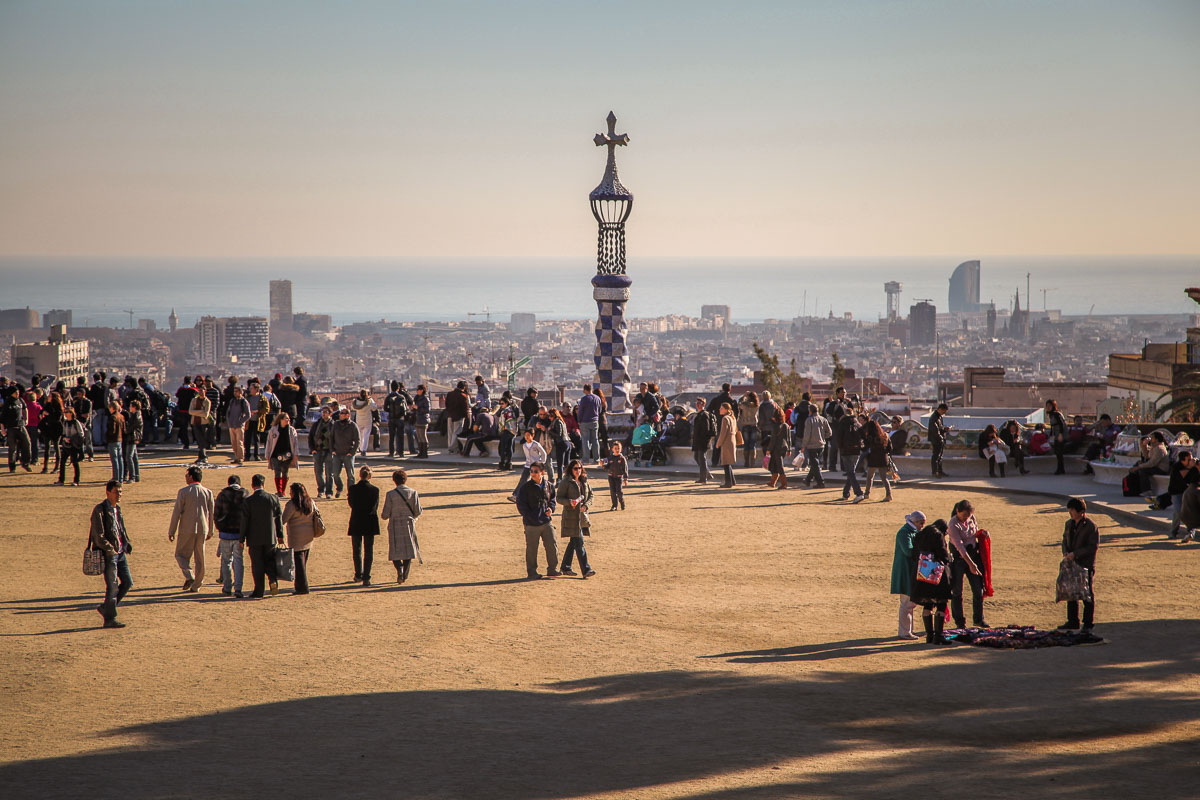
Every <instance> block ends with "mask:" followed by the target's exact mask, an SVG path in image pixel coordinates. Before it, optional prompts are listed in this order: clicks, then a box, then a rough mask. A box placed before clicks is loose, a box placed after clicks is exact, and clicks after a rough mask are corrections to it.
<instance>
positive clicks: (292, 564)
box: [275, 547, 296, 581]
mask: <svg viewBox="0 0 1200 800" xmlns="http://www.w3.org/2000/svg"><path fill="white" fill-rule="evenodd" d="M275 578H276V579H277V580H281V581H294V580H296V554H295V553H293V552H292V548H290V547H276V548H275Z"/></svg>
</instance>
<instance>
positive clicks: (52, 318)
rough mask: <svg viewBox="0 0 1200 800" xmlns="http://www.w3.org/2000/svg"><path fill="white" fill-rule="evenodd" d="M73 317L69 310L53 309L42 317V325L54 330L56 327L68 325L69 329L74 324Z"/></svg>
mask: <svg viewBox="0 0 1200 800" xmlns="http://www.w3.org/2000/svg"><path fill="white" fill-rule="evenodd" d="M71 316H72V315H71V309H69V308H52V309H50V310H49V311H47V312H46V313H45V314H43V315H42V324H43V325H45V326H46V327H47V328H53V327H54V326H55V325H66V326H67V327H68V328H69V327H71V325H72V324H73V323H72V322H71Z"/></svg>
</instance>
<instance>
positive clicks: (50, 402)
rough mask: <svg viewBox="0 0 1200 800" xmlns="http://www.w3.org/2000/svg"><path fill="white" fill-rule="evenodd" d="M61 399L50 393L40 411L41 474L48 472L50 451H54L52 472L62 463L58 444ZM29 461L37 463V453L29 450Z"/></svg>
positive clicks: (60, 429) (61, 414)
mask: <svg viewBox="0 0 1200 800" xmlns="http://www.w3.org/2000/svg"><path fill="white" fill-rule="evenodd" d="M64 408H65V406H64V404H63V397H62V395H61V394H59V393H58V392H51V393H50V396H49V397H47V398H46V405H45V407H44V408H43V409H42V419H41V423H40V426H41V431H40V433H41V440H42V473H43V474H44V473H47V472H49V471H50V451H51V450H53V451H54V470H55V471H56V472H57V471H58V465H59V462H61V461H62V448H61V447H60V446H59V442H60V441H61V440H62V433H63V430H62V426H63V410H64ZM30 456H31V460H32V461H34V462H35V463H36V462H37V453H36V452H34V451H33V449H32V448H30Z"/></svg>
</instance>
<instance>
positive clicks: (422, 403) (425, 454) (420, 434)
mask: <svg viewBox="0 0 1200 800" xmlns="http://www.w3.org/2000/svg"><path fill="white" fill-rule="evenodd" d="M413 405H414V406H415V407H416V414H415V416H414V417H413V427H415V428H416V429H417V458H429V422H430V415H431V413H432V409H431V407H430V405H429V390H428V389H426V388H425V384H423V383H421V384H418V385H417V396H416V397H414V398H413Z"/></svg>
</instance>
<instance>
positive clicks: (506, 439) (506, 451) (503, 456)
mask: <svg viewBox="0 0 1200 800" xmlns="http://www.w3.org/2000/svg"><path fill="white" fill-rule="evenodd" d="M514 438H516V437H515V436H513V434H512V432H511V431H501V432H500V469H510V468H512V454H513V439H514Z"/></svg>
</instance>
